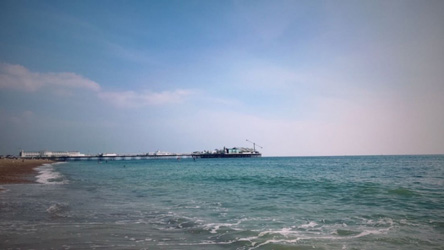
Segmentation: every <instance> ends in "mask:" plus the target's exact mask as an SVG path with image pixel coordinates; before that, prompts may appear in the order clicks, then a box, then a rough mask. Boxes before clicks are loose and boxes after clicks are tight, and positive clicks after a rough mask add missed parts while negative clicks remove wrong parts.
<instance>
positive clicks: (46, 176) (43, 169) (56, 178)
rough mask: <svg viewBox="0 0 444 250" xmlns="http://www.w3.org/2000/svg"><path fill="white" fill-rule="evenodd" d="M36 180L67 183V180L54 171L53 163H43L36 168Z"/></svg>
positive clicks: (48, 182) (46, 182)
mask: <svg viewBox="0 0 444 250" xmlns="http://www.w3.org/2000/svg"><path fill="white" fill-rule="evenodd" d="M36 170H37V171H38V175H37V176H36V178H37V182H38V183H41V184H67V183H68V180H67V179H66V178H65V176H63V175H62V174H61V173H59V172H57V171H55V168H54V164H44V165H42V166H40V167H38V168H36Z"/></svg>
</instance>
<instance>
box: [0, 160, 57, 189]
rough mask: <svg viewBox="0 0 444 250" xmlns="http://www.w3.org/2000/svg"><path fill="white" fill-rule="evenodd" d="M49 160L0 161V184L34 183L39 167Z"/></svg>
mask: <svg viewBox="0 0 444 250" xmlns="http://www.w3.org/2000/svg"><path fill="white" fill-rule="evenodd" d="M52 162H53V161H50V160H34V159H26V160H23V159H0V184H16V183H35V176H36V174H37V171H36V170H35V168H36V167H39V166H41V165H43V164H45V163H52Z"/></svg>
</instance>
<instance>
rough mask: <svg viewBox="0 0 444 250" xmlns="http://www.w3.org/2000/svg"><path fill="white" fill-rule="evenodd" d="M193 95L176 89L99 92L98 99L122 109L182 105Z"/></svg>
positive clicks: (190, 92) (187, 91)
mask: <svg viewBox="0 0 444 250" xmlns="http://www.w3.org/2000/svg"><path fill="white" fill-rule="evenodd" d="M191 94H193V91H191V90H183V89H177V90H174V91H163V92H152V91H145V92H141V93H139V92H135V91H122V92H101V93H99V98H100V99H102V100H105V101H108V102H111V103H112V104H114V105H115V106H118V107H124V108H134V107H143V106H152V105H166V104H177V103H182V102H183V101H184V100H185V98H186V97H188V96H190V95H191Z"/></svg>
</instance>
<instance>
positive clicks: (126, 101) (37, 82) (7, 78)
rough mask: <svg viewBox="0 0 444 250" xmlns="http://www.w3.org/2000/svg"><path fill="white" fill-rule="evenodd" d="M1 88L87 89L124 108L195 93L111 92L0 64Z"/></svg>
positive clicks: (68, 77)
mask: <svg viewBox="0 0 444 250" xmlns="http://www.w3.org/2000/svg"><path fill="white" fill-rule="evenodd" d="M0 88H9V89H15V90H19V91H25V92H35V91H37V90H39V89H43V88H53V93H56V94H60V93H66V92H69V90H70V89H89V90H91V91H94V92H96V93H97V96H98V98H99V99H100V100H103V101H106V102H108V103H111V104H112V105H115V106H117V107H124V108H135V107H143V106H152V105H155V106H158V105H168V104H178V103H182V102H183V101H184V100H185V99H186V97H188V96H190V95H192V94H194V93H195V91H193V90H185V89H176V90H173V91H161V92H154V91H150V90H145V91H141V92H136V91H133V90H129V91H120V92H119V91H114V92H111V91H105V90H103V88H102V87H101V86H100V85H99V84H98V83H96V82H94V81H92V80H90V79H87V78H85V77H83V76H81V75H78V74H75V73H71V72H63V73H38V72H32V71H30V70H29V69H27V68H25V67H23V66H21V65H13V64H7V63H1V64H0Z"/></svg>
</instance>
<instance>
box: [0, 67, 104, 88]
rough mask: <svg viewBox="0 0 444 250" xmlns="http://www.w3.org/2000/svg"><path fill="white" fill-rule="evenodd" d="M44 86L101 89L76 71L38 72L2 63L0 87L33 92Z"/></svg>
mask: <svg viewBox="0 0 444 250" xmlns="http://www.w3.org/2000/svg"><path fill="white" fill-rule="evenodd" d="M44 87H52V88H66V89H75V88H81V89H90V90H93V91H99V90H100V85H99V84H98V83H96V82H94V81H92V80H89V79H87V78H85V77H83V76H81V75H77V74H75V73H70V72H62V73H37V72H31V71H30V70H28V69H27V68H25V67H23V66H21V65H14V64H8V63H0V88H11V89H17V90H22V91H30V92H32V91H36V90H38V89H41V88H44Z"/></svg>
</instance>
